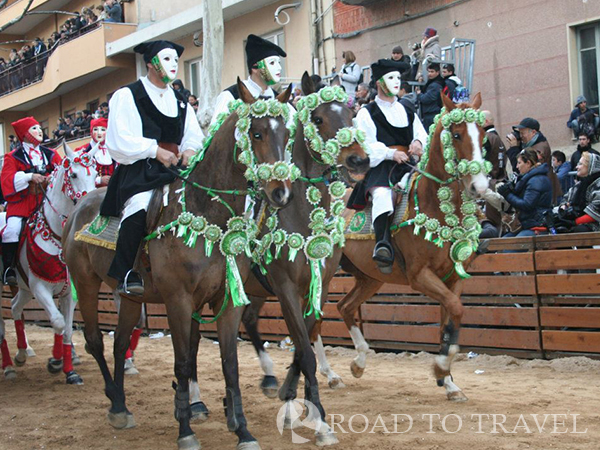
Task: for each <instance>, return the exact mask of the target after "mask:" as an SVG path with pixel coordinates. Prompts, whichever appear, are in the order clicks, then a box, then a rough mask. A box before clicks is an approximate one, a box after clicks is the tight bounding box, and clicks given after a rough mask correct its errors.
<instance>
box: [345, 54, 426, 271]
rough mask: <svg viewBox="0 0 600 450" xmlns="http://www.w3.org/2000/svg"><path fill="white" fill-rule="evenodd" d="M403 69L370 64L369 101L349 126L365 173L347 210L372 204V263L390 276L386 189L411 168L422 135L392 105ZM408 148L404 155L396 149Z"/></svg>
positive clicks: (409, 115) (411, 118)
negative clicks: (360, 146) (360, 137)
mask: <svg viewBox="0 0 600 450" xmlns="http://www.w3.org/2000/svg"><path fill="white" fill-rule="evenodd" d="M406 68H407V67H406V64H405V63H401V62H396V61H392V60H387V59H380V60H379V61H377V62H376V63H373V64H372V65H371V71H372V72H371V73H372V78H373V80H376V85H377V97H375V101H374V102H372V103H369V104H368V105H366V106H364V107H362V108H361V109H360V110H359V111H358V114H357V115H356V119H355V126H356V127H357V128H359V129H361V130H362V131H364V132H365V134H366V143H367V146H368V149H369V159H370V162H371V169H370V170H369V172H368V173H367V175H366V177H365V179H364V180H363V181H361V182H360V183H358V184H357V186H356V187H355V189H354V191H353V192H352V195H351V196H350V199H349V201H348V207H349V208H352V209H357V210H361V209H363V208H364V207H365V206H366V205H367V204H368V202H369V200H371V201H372V204H373V211H372V217H373V229H374V230H375V239H376V241H377V244H376V245H375V250H374V252H373V259H374V260H375V261H376V262H377V265H378V266H379V269H380V270H381V271H382V272H384V273H390V272H391V270H392V264H393V261H394V249H393V246H392V242H391V233H390V223H389V217H390V216H391V215H393V213H394V201H393V193H392V189H391V186H393V185H395V184H396V183H397V182H399V181H400V180H401V179H402V177H403V176H404V175H405V174H406V173H408V172H409V171H410V170H411V168H410V167H409V166H408V165H407V164H405V163H406V162H409V163H411V164H415V160H414V159H413V155H414V157H416V156H417V155H420V154H421V153H422V151H423V145H425V142H426V139H427V133H426V132H425V129H424V128H423V124H422V123H421V120H420V119H419V117H418V116H417V115H416V114H414V113H413V112H410V111H407V110H406V109H405V108H404V106H403V105H402V104H401V103H400V102H399V101H398V97H397V95H398V92H399V91H400V81H401V79H400V73H401V72H403V71H404V70H406ZM400 146H401V147H405V148H408V154H406V153H405V152H403V151H400V150H399V149H398V147H400Z"/></svg>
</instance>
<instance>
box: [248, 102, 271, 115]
mask: <svg viewBox="0 0 600 450" xmlns="http://www.w3.org/2000/svg"><path fill="white" fill-rule="evenodd" d="M250 111H251V113H252V115H253V116H254V117H258V118H261V117H265V116H266V115H267V113H268V112H269V106H268V105H267V103H266V102H265V101H264V100H256V101H255V102H254V103H252V105H250Z"/></svg>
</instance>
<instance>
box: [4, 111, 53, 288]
mask: <svg viewBox="0 0 600 450" xmlns="http://www.w3.org/2000/svg"><path fill="white" fill-rule="evenodd" d="M12 127H13V128H14V130H15V134H16V135H17V138H18V139H19V141H20V145H19V147H18V148H17V149H16V150H14V151H12V152H10V153H9V154H8V155H6V156H5V157H4V165H3V166H2V174H1V175H0V182H1V184H2V194H3V195H4V197H5V199H6V201H7V202H8V205H7V208H6V228H4V231H3V233H2V263H3V264H4V277H3V279H2V281H3V283H4V284H8V285H9V286H17V274H16V272H15V269H14V259H15V256H16V255H17V249H18V247H19V237H20V235H21V229H22V227H23V220H27V218H29V216H30V215H31V214H32V213H33V212H34V211H35V210H36V209H37V208H38V207H39V205H41V203H42V200H43V198H44V191H45V190H46V186H47V184H48V179H49V177H50V174H51V173H52V171H53V170H54V168H55V167H56V166H57V165H59V164H60V163H61V157H60V155H59V154H58V153H55V152H54V151H53V150H51V149H49V148H47V147H44V146H42V145H40V144H41V143H42V140H43V138H44V132H43V131H42V127H41V126H40V124H39V122H38V121H37V120H35V119H34V118H33V117H25V118H24V119H21V120H17V121H16V122H13V123H12Z"/></svg>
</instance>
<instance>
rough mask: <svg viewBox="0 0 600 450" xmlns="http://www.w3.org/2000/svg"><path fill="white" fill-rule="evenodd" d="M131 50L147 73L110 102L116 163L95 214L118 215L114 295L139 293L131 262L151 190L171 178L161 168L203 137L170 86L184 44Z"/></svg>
mask: <svg viewBox="0 0 600 450" xmlns="http://www.w3.org/2000/svg"><path fill="white" fill-rule="evenodd" d="M133 50H134V51H135V52H136V53H140V54H142V55H143V57H144V62H145V63H146V67H147V69H148V75H147V76H143V77H141V78H140V79H139V80H138V81H136V82H135V83H132V84H130V85H128V86H125V87H123V88H121V89H119V90H118V91H116V92H115V94H114V95H113V96H112V98H111V100H110V105H109V109H110V115H109V117H108V128H107V133H106V145H107V147H108V151H109V153H110V156H111V157H112V158H113V159H114V160H115V161H117V163H118V164H119V165H118V166H117V168H116V169H115V172H114V174H113V176H112V177H111V179H110V182H109V184H108V190H107V191H106V197H105V198H104V201H103V202H102V206H101V208H100V214H101V215H103V216H114V217H119V216H121V228H120V231H119V237H118V239H117V248H116V253H115V257H114V259H113V262H112V264H111V266H110V269H109V271H108V275H109V276H110V277H112V278H114V279H116V280H117V281H118V285H117V291H118V293H120V294H128V295H143V293H144V284H143V280H142V277H141V276H140V274H139V273H137V272H134V271H133V265H134V263H135V259H136V256H137V252H138V248H139V246H140V243H141V241H142V239H143V238H144V235H145V234H146V211H147V210H148V204H149V203H150V198H151V196H152V191H153V190H154V189H156V188H162V187H164V186H166V185H168V184H169V183H171V182H172V181H173V180H174V179H175V176H174V175H173V174H172V173H171V172H170V171H168V170H167V169H166V167H169V166H172V165H176V164H178V161H180V160H181V161H182V163H183V164H184V165H185V164H187V162H188V160H189V158H190V157H191V156H192V155H194V153H195V151H196V149H198V148H200V147H201V146H202V141H203V139H204V135H203V133H202V130H201V129H200V125H199V124H198V120H197V119H196V115H195V114H194V110H193V108H192V106H191V105H190V104H188V102H187V99H185V98H183V97H182V96H181V95H180V94H179V93H177V92H175V91H174V90H173V89H172V88H171V87H170V86H169V83H171V82H172V81H173V80H175V79H176V78H177V69H178V62H179V57H180V56H181V54H182V53H183V50H184V49H183V47H182V46H180V45H178V44H174V43H173V42H169V41H150V42H145V43H143V44H140V45H138V46H136V47H135V48H134V49H133Z"/></svg>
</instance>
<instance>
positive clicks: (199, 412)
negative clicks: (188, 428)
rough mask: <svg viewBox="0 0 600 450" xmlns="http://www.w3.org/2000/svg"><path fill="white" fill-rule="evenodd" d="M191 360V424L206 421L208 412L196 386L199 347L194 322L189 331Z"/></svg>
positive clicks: (198, 337) (198, 331)
mask: <svg viewBox="0 0 600 450" xmlns="http://www.w3.org/2000/svg"><path fill="white" fill-rule="evenodd" d="M191 333H192V334H191V339H192V341H191V347H192V351H191V355H190V356H191V359H192V378H191V380H190V403H191V404H190V408H192V419H191V420H192V422H205V421H206V420H207V419H208V416H209V414H210V413H209V411H208V408H207V407H206V405H205V404H204V402H203V401H202V399H201V398H200V386H198V347H200V327H199V326H198V324H197V323H196V322H195V321H192V331H191Z"/></svg>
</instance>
